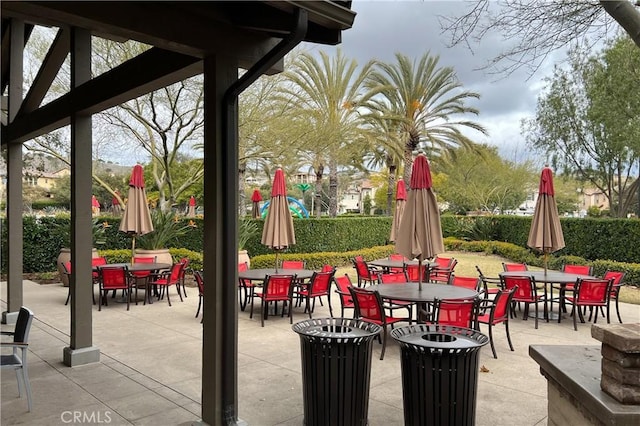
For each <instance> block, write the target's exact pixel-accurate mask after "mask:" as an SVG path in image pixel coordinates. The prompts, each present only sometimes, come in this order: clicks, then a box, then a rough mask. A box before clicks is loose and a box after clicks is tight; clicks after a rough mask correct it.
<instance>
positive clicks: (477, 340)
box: [391, 324, 489, 425]
mask: <svg viewBox="0 0 640 426" xmlns="http://www.w3.org/2000/svg"><path fill="white" fill-rule="evenodd" d="M391 336H392V337H393V338H394V339H395V340H396V341H398V343H400V347H401V354H400V359H401V367H402V399H403V405H404V424H405V425H473V424H475V416H476V393H477V390H478V359H479V357H480V348H481V347H482V346H484V345H486V344H487V343H488V342H489V338H488V337H487V336H485V335H484V334H482V333H480V332H478V331H475V330H471V329H468V328H461V327H452V326H446V325H434V324H414V325H410V326H406V327H400V328H396V329H395V330H392V331H391Z"/></svg>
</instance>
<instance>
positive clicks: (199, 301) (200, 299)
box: [196, 296, 202, 318]
mask: <svg viewBox="0 0 640 426" xmlns="http://www.w3.org/2000/svg"><path fill="white" fill-rule="evenodd" d="M201 306H202V296H198V310H197V311H196V318H198V315H200V307H201Z"/></svg>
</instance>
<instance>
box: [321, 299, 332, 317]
mask: <svg viewBox="0 0 640 426" xmlns="http://www.w3.org/2000/svg"><path fill="white" fill-rule="evenodd" d="M320 301H322V300H320ZM327 304H328V305H329V316H331V318H333V308H332V307H331V295H330V294H327Z"/></svg>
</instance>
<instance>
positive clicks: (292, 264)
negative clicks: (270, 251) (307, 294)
mask: <svg viewBox="0 0 640 426" xmlns="http://www.w3.org/2000/svg"><path fill="white" fill-rule="evenodd" d="M306 266H307V262H306V261H304V260H283V261H282V264H281V265H280V267H281V268H282V269H304V268H305V267H306Z"/></svg>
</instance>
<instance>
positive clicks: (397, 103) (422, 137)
mask: <svg viewBox="0 0 640 426" xmlns="http://www.w3.org/2000/svg"><path fill="white" fill-rule="evenodd" d="M396 60H397V62H396V63H395V64H387V63H378V64H377V66H376V68H375V69H374V71H373V72H372V73H371V74H370V75H369V78H368V80H367V83H366V85H367V87H368V88H370V89H371V90H372V91H373V92H374V93H375V94H376V95H378V96H374V97H372V98H371V100H370V102H369V103H368V107H369V108H370V109H371V110H373V111H374V112H375V113H379V114H382V117H384V118H385V119H387V120H391V121H394V122H395V123H397V126H398V128H397V131H398V133H399V134H400V139H399V140H400V141H401V143H402V150H403V153H404V180H405V182H406V183H407V184H408V183H409V181H410V176H411V166H412V164H413V153H414V151H415V150H417V149H418V148H423V149H428V150H431V151H442V150H446V149H451V148H453V147H457V146H468V145H470V143H471V141H470V140H469V139H468V138H467V137H466V136H464V135H463V134H462V133H461V128H468V129H473V130H477V131H479V132H480V133H483V134H485V133H486V131H485V129H484V128H483V127H482V126H481V125H480V124H478V123H475V122H473V121H467V120H465V119H458V117H461V116H464V115H466V114H473V115H477V114H478V111H477V110H476V109H475V108H471V107H469V106H466V102H468V101H469V100H471V99H476V98H479V97H480V95H478V94H477V93H474V92H467V91H464V90H462V85H461V83H460V82H459V81H458V79H457V76H456V74H455V71H454V70H453V68H451V67H439V65H438V61H439V57H438V56H431V55H430V54H429V53H428V52H427V53H425V54H424V55H423V56H422V57H421V58H420V59H419V60H418V61H417V62H416V61H412V60H411V59H410V58H409V57H408V56H406V55H403V54H401V53H396ZM407 186H408V185H407Z"/></svg>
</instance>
